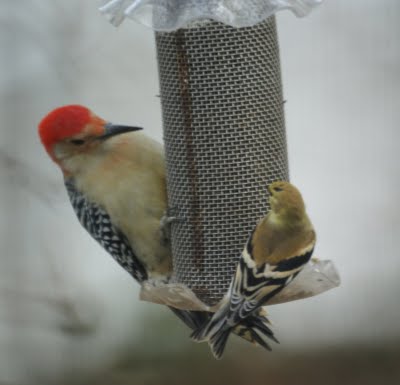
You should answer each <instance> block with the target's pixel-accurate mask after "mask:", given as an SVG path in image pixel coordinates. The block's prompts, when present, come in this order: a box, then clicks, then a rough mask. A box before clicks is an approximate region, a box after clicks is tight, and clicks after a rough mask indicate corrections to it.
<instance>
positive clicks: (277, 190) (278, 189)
mask: <svg viewBox="0 0 400 385" xmlns="http://www.w3.org/2000/svg"><path fill="white" fill-rule="evenodd" d="M274 191H276V192H279V191H282V189H281V188H280V187H274Z"/></svg>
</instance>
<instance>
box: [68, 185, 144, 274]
mask: <svg viewBox="0 0 400 385" xmlns="http://www.w3.org/2000/svg"><path fill="white" fill-rule="evenodd" d="M65 187H66V189H67V192H68V195H69V199H70V201H71V204H72V207H73V208H74V211H75V213H76V215H77V217H78V219H79V222H80V223H81V225H82V226H83V227H84V228H85V229H86V230H87V231H88V233H89V234H90V235H91V236H92V237H93V238H94V239H95V240H96V241H97V242H98V243H100V245H101V246H102V247H103V248H104V249H105V250H106V251H107V252H108V253H109V254H110V255H111V256H112V257H113V258H114V259H115V260H116V261H117V262H118V263H119V264H120V265H121V266H122V267H123V268H124V269H125V270H126V271H127V272H128V273H130V274H131V275H132V277H133V278H135V279H136V280H137V281H139V282H143V281H145V280H146V279H147V278H148V276H147V272H146V270H145V268H144V266H143V264H142V263H141V262H140V261H139V259H138V258H137V256H136V255H135V253H134V252H133V250H132V247H131V246H130V244H129V241H128V239H127V237H126V236H125V235H124V234H123V233H122V231H121V230H119V229H118V228H117V227H115V226H114V225H113V224H112V222H111V218H110V216H109V215H108V214H107V212H106V211H105V210H103V209H102V208H101V207H100V206H98V205H96V204H95V203H93V202H91V201H90V200H88V199H87V198H86V197H85V195H84V194H82V193H81V192H80V191H79V190H77V188H76V187H75V184H74V182H73V180H72V179H68V180H66V181H65Z"/></svg>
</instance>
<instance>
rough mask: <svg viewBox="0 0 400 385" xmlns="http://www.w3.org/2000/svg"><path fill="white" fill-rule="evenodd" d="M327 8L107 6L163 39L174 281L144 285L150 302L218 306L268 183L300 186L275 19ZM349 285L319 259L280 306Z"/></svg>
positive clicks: (289, 1) (263, 208)
mask: <svg viewBox="0 0 400 385" xmlns="http://www.w3.org/2000/svg"><path fill="white" fill-rule="evenodd" d="M319 2H320V1H315V0H286V1H284V0H275V1H274V0H253V1H251V2H243V1H237V0H225V1H224V0H219V1H218V0H208V1H206V0H197V1H178V0H175V1H173V0H159V1H155V0H153V1H151V0H147V1H146V0H143V1H132V0H130V1H128V0H113V1H107V2H105V4H104V6H103V7H102V8H101V10H102V12H104V13H106V14H108V15H109V17H110V20H111V22H112V23H113V24H115V25H118V24H119V23H120V22H122V20H123V19H124V18H125V17H130V18H133V19H137V20H139V21H140V22H142V23H143V24H146V25H148V26H150V27H152V28H153V29H154V30H155V31H156V32H155V37H156V46H157V58H158V67H159V76H160V95H161V105H162V116H163V129H164V142H165V152H166V164H167V190H168V204H169V208H170V215H172V216H174V217H176V220H174V221H173V222H172V224H171V237H172V253H173V264H174V277H173V279H172V281H171V282H170V283H168V284H166V285H158V286H154V285H153V284H151V283H145V284H144V285H143V287H142V292H141V298H142V299H145V300H149V301H152V302H156V303H164V304H168V305H171V306H175V307H179V308H184V309H197V310H215V308H216V307H217V306H218V303H219V302H220V300H221V299H222V298H223V296H224V295H225V293H226V292H227V290H228V288H229V285H230V282H231V280H232V277H233V274H234V271H235V268H236V264H237V262H238V259H239V256H240V253H241V251H242V249H243V247H244V244H245V242H246V240H247V237H248V236H249V233H250V231H251V230H252V228H253V227H254V226H255V224H256V223H257V221H258V220H259V218H261V217H262V216H264V215H265V213H266V212H267V210H268V207H267V193H266V187H267V185H268V184H269V183H271V182H272V181H274V180H288V178H289V175H288V161H287V149H286V134H285V122H284V110H283V96H282V82H281V74H280V61H279V47H278V39H277V32H276V24H275V16H274V13H275V12H276V11H278V10H280V9H291V10H292V11H293V12H294V13H295V14H296V15H298V16H304V15H305V14H307V13H308V12H309V11H310V10H311V8H312V6H315V5H317V4H318V3H319ZM301 277H303V278H301ZM295 283H296V285H295ZM338 283H339V278H338V275H337V272H336V270H335V269H334V266H333V264H332V263H331V262H329V261H317V260H314V261H313V262H312V263H310V265H309V266H308V267H307V269H305V270H304V271H303V272H302V274H299V276H298V277H297V278H296V280H295V281H294V282H293V283H292V284H291V285H289V286H288V287H287V288H286V289H284V290H283V291H282V292H281V294H280V295H279V296H277V297H275V298H274V301H275V303H278V302H286V301H289V300H293V299H298V298H305V297H308V296H311V295H316V294H318V293H320V292H322V291H325V290H328V289H329V288H332V287H334V286H337V285H338ZM289 287H290V289H289Z"/></svg>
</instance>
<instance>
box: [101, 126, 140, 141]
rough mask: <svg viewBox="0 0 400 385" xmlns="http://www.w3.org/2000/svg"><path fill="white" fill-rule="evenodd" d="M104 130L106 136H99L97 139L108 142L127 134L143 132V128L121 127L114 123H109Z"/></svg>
mask: <svg viewBox="0 0 400 385" xmlns="http://www.w3.org/2000/svg"><path fill="white" fill-rule="evenodd" d="M104 128H105V129H104V134H103V135H100V136H98V137H97V139H99V140H106V139H109V138H111V137H113V136H115V135H120V134H125V133H126V132H133V131H139V130H143V128H142V127H131V126H121V125H119V124H112V123H107V124H106V125H105V126H104Z"/></svg>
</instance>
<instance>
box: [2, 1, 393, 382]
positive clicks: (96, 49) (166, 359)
mask: <svg viewBox="0 0 400 385" xmlns="http://www.w3.org/2000/svg"><path fill="white" fill-rule="evenodd" d="M97 5H98V4H97V1H96V0H91V1H79V0H70V1H61V0H40V1H39V0H36V1H27V0H19V1H11V0H8V1H7V0H3V1H1V3H0V18H1V23H0V47H1V52H2V53H1V67H0V68H1V69H0V98H1V99H0V111H1V112H0V116H1V126H0V133H1V137H0V145H1V146H0V183H1V195H0V197H1V200H0V204H1V213H2V216H1V217H2V220H1V222H0V226H1V227H0V237H1V238H0V239H1V243H0V244H1V254H0V384H24V383H29V384H31V383H32V384H47V383H49V384H50V383H57V384H64V383H65V384H67V383H72V382H73V381H75V380H76V381H84V380H87V381H93V383H102V382H101V381H102V380H103V381H106V382H105V383H108V384H113V383H118V384H128V383H135V384H141V383H143V384H153V383H154V384H156V383H158V384H162V383H168V384H169V383H178V382H179V380H182V381H183V379H185V381H186V382H187V381H189V380H188V379H191V380H193V377H196V381H197V382H193V383H204V382H208V383H212V380H210V379H207V381H206V380H204V381H202V382H200V379H199V378H200V377H199V376H200V373H202V374H203V375H205V372H204V370H205V368H206V369H207V373H208V376H210V378H211V379H214V380H215V381H216V379H217V378H224V379H226V380H229V381H233V379H234V380H236V381H241V380H240V378H241V377H240V376H239V377H238V376H236V375H235V376H234V375H233V374H232V373H233V372H232V366H229V365H232V363H235V362H236V361H238V360H239V361H240V362H241V363H242V364H243V366H242V368H243V369H240V370H241V373H242V374H243V379H244V380H243V383H245V382H246V381H245V379H248V377H247V375H245V373H246V370H248V371H249V372H252V373H253V374H254V375H257V377H254V378H255V379H254V381H253V382H252V383H260V384H261V383H263V382H264V380H265V381H267V379H266V378H264V377H263V376H264V372H262V369H261V368H262V367H264V366H265V367H268V368H269V369H268V370H269V372H268V373H270V381H269V382H268V383H280V384H281V383H286V382H284V381H283V380H282V378H283V377H282V375H283V374H282V373H284V374H285V375H290V370H289V369H288V367H290V368H292V369H293V368H297V369H293V373H296V375H297V374H298V373H302V372H301V370H300V369H299V368H303V370H304V371H305V373H307V375H305V377H304V378H306V379H307V380H304V381H306V382H305V383H308V384H311V383H312V381H311V380H310V372H311V371H312V370H313V369H315V368H318V367H320V368H321V366H319V365H320V364H317V362H319V361H318V359H322V358H321V357H322V356H323V357H327V358H326V361H327V362H328V364H327V365H328V366H327V369H326V371H324V372H322V370H321V378H322V379H324V380H327V379H328V380H331V381H333V382H329V381H328V382H325V383H333V384H334V383H338V382H341V383H345V382H346V378H347V379H348V380H349V381H350V380H351V379H352V380H351V382H349V383H358V382H357V381H356V380H355V379H357V378H358V375H360V373H363V372H364V371H365V370H367V372H368V370H369V372H368V373H369V374H368V380H365V381H364V380H363V381H362V383H387V382H385V381H384V382H380V380H382V377H381V374H379V373H381V372H382V373H384V374H382V375H383V376H389V377H388V378H391V377H390V375H393V376H395V375H396V374H394V372H393V371H394V370H395V369H394V368H395V366H393V367H392V366H390V365H392V363H393V362H398V359H399V350H398V349H397V348H396V347H395V346H396V344H397V343H398V342H399V341H400V304H399V298H398V296H399V294H400V293H399V288H400V284H399V283H398V270H399V268H400V255H399V237H400V217H399V214H400V210H399V202H398V198H399V195H400V162H399V155H398V153H399V147H400V144H399V143H400V142H399V141H400V132H399V130H398V128H397V126H398V122H399V119H400V44H399V38H400V33H399V32H400V3H399V2H398V1H396V0H386V1H380V2H377V1H373V0H357V1H356V0H354V1H352V2H348V1H346V0H336V1H325V3H324V4H323V5H322V6H321V7H319V8H317V9H316V10H315V11H314V12H313V13H312V14H311V15H309V16H308V17H306V18H304V19H297V18H296V17H295V16H293V15H292V14H291V13H289V12H282V13H280V14H279V15H278V30H279V36H280V46H281V61H282V71H283V85H284V94H285V99H286V100H287V103H286V105H285V108H286V125H287V134H288V147H289V160H290V173H291V179H292V181H293V182H294V183H295V184H296V185H297V186H298V187H299V188H300V189H301V190H302V192H303V195H304V197H305V200H306V202H307V206H308V210H309V213H310V216H311V218H312V220H313V222H314V224H315V226H316V228H317V232H318V246H317V249H316V256H318V257H320V258H323V259H332V260H334V262H335V264H336V266H337V268H338V269H339V271H340V273H341V277H342V285H341V287H340V288H338V289H335V290H332V291H331V292H328V293H325V294H323V295H321V296H318V297H315V298H311V299H307V300H303V301H298V302H293V303H289V304H284V305H280V306H275V307H271V308H270V315H271V319H272V321H273V323H274V330H275V332H276V334H277V336H278V338H279V339H280V340H281V345H279V346H275V347H274V352H273V353H271V354H268V353H265V352H262V351H259V350H256V349H252V348H249V347H248V346H247V345H246V344H242V343H240V342H236V343H234V342H233V338H232V343H231V344H230V345H229V347H228V349H227V350H228V351H229V352H228V354H227V358H226V359H225V360H224V361H222V363H216V362H214V361H213V359H212V358H211V355H210V354H209V352H208V348H207V346H206V345H205V344H203V345H204V346H203V345H196V344H193V343H192V342H190V341H189V340H188V330H186V329H185V328H184V327H183V326H181V325H180V324H179V323H178V322H179V321H177V320H176V319H175V318H174V317H173V316H172V313H171V314H170V313H169V312H168V311H167V310H165V309H164V308H162V307H159V306H156V305H153V304H149V303H143V302H139V300H138V285H137V284H135V283H134V282H133V280H131V279H130V277H129V276H128V275H127V274H126V273H125V272H124V271H122V270H121V269H120V268H119V267H118V266H117V265H116V263H114V262H113V261H112V260H111V258H110V257H108V255H107V254H106V253H105V252H104V251H103V250H102V249H101V248H100V246H98V245H97V244H96V243H95V241H94V240H92V239H91V238H90V237H89V236H88V234H87V233H86V232H85V231H84V230H83V229H82V228H81V226H80V225H79V224H78V222H77V219H76V218H75V214H74V213H73V211H72V208H71V207H70V204H69V201H68V198H67V195H66V193H65V192H64V187H63V183H62V177H61V173H60V172H59V170H58V169H57V167H56V166H55V165H54V164H53V163H52V162H51V161H50V160H49V158H48V156H47V155H46V154H45V152H44V151H43V148H42V147H41V144H40V142H39V139H38V135H37V130H36V127H37V124H38V122H39V121H40V119H41V118H42V117H43V115H44V114H46V113H47V112H49V111H50V110H51V109H53V108H54V107H57V106H59V105H63V104H68V103H79V104H83V105H87V106H88V107H90V108H91V109H93V110H94V111H95V112H96V113H98V114H99V115H101V116H102V117H104V118H105V119H109V120H111V121H114V122H119V123H124V124H135V125H142V126H144V127H145V128H146V131H147V133H148V134H149V135H151V136H152V137H154V138H156V139H158V140H160V141H161V138H162V131H161V113H160V101H159V98H158V97H157V96H156V95H157V94H158V77H157V76H158V74H157V63H156V58H155V47H154V36H153V32H152V31H151V30H148V29H146V28H145V27H143V26H141V25H138V24H135V23H134V22H132V21H129V20H128V21H126V22H125V23H123V25H122V26H121V27H120V28H118V29H115V28H114V27H112V26H111V25H110V24H109V23H108V22H107V20H106V19H105V18H104V17H102V16H101V15H100V14H99V12H98V11H97ZM239 351H240V352H243V351H246V353H249V356H248V357H251V358H249V362H246V363H244V359H243V358H242V359H241V358H240V356H238V355H237V353H238V352H239ZM321 352H323V353H321ZM360 352H361V353H360ZM362 352H368V353H362ZM362 354H368V357H367V358H365V360H364V358H360V356H361V355H362ZM333 356H334V357H336V358H335V359H337V360H338V362H340V363H341V364H337V366H335V364H333V363H332V362H333V361H334V358H331V357H333ZM238 357H239V358H238ZM363 357H364V356H363ZM189 360H190V363H196V370H197V372H190V371H189V373H186V372H185V370H188V367H189V366H190V365H189V363H188V362H189ZM381 361H382V365H381V364H380V362H381ZM310 362H311V364H310ZM324 362H325V361H324ZM335 362H336V361H335ZM258 363H259V365H258ZM314 363H315V366H314ZM257 365H258V366H257ZM268 365H269V366H268ZM296 365H297V366H296ZM302 365H303V366H302ZM307 365H311V366H310V367H308V366H307ZM321 365H322V364H321ZM346 365H350V366H351V368H350V369H349V371H348V372H346V373H350V374H348V375H347V377H346V376H345V375H344V374H343V373H345V370H344V368H345V367H346ZM357 365H359V366H357ZM385 365H386V366H385ZM387 365H389V366H387ZM175 366H176V368H175ZM235 366H236V367H237V365H235ZM239 367H240V365H239ZM358 367H359V368H360V369H357V370H356V369H355V368H358ZM245 368H247V369H245ZM304 368H306V369H304ZM225 370H226V372H227V373H228V374H225ZM237 370H239V369H236V371H237ZM317 372H318V370H317ZM103 373H105V374H103ZM185 373H186V374H185ZM196 373H197V374H196ZM210 373H212V374H210ZM229 373H230V374H231V375H232V378H231V377H230V375H229ZM271 373H272V374H271ZM274 373H275V374H274ZM371 373H372V374H371ZM373 373H375V374H376V373H378V374H379V375H378V374H377V375H376V378H377V380H376V381H378V382H374V378H375V377H374V376H373ZM397 373H398V369H397ZM273 374H274V375H275V376H276V378H278V379H279V381H280V382H279V381H278V380H273V379H272V378H274V377H273ZM341 374H343V376H342V377H340V376H341ZM100 376H101V378H102V380H100V379H99V378H100ZM104 376H106V377H104ZM185 376H186V377H185ZM218 376H219V377H218ZM307 376H308V377H307ZM314 376H316V377H315V378H317V379H319V377H318V375H316V374H315V372H314ZM335 376H339V377H335ZM352 376H353V377H352ZM397 376H398V374H397ZM94 378H96V380H94ZM105 378H106V379H107V380H105ZM301 378H302V377H301V376H300V375H299V376H297V377H296V383H297V384H299V383H302V382H301ZM335 378H338V380H337V382H335V381H334V379H335ZM385 378H386V377H385ZM396 378H398V377H396ZM94 381H96V382H94ZM131 381H132V382H131ZM257 381H258V382H257ZM288 381H289V380H288ZM316 381H317V380H316ZM318 381H319V382H321V381H322V380H321V381H320V380H318ZM368 381H371V382H368ZM388 381H389V382H393V381H394V380H393V379H391V380H389V379H388ZM238 383H240V382H238ZM360 383H361V382H360Z"/></svg>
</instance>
